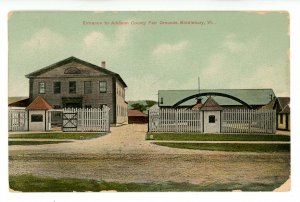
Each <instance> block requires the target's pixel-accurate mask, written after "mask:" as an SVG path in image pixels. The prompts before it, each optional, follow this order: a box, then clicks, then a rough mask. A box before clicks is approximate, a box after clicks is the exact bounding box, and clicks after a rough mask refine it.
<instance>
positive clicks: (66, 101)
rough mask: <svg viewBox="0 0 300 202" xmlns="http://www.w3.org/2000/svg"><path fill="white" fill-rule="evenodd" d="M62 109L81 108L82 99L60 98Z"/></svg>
mask: <svg viewBox="0 0 300 202" xmlns="http://www.w3.org/2000/svg"><path fill="white" fill-rule="evenodd" d="M62 107H63V108H82V97H74V98H62Z"/></svg>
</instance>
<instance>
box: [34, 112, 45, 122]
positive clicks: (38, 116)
mask: <svg viewBox="0 0 300 202" xmlns="http://www.w3.org/2000/svg"><path fill="white" fill-rule="evenodd" d="M31 122H43V115H41V114H32V115H31Z"/></svg>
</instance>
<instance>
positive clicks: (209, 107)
mask: <svg viewBox="0 0 300 202" xmlns="http://www.w3.org/2000/svg"><path fill="white" fill-rule="evenodd" d="M201 110H203V111H221V110H223V108H222V107H221V106H220V105H219V104H218V103H217V102H216V101H215V100H214V99H213V98H212V97H209V98H208V99H207V100H206V102H205V103H204V104H203V106H202V107H201Z"/></svg>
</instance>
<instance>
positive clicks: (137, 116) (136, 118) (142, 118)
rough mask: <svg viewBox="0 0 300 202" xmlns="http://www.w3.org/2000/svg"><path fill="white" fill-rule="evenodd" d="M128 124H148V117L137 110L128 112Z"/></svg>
mask: <svg viewBox="0 0 300 202" xmlns="http://www.w3.org/2000/svg"><path fill="white" fill-rule="evenodd" d="M128 123H129V124H132V123H140V124H144V123H148V117H147V116H146V115H145V114H144V113H143V112H140V111H139V110H128Z"/></svg>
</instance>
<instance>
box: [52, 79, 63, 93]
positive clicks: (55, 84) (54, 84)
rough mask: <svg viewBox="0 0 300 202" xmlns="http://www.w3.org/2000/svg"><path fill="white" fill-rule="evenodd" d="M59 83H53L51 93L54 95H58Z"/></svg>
mask: <svg viewBox="0 0 300 202" xmlns="http://www.w3.org/2000/svg"><path fill="white" fill-rule="evenodd" d="M60 86H61V84H60V81H56V82H54V83H53V92H54V94H60Z"/></svg>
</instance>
